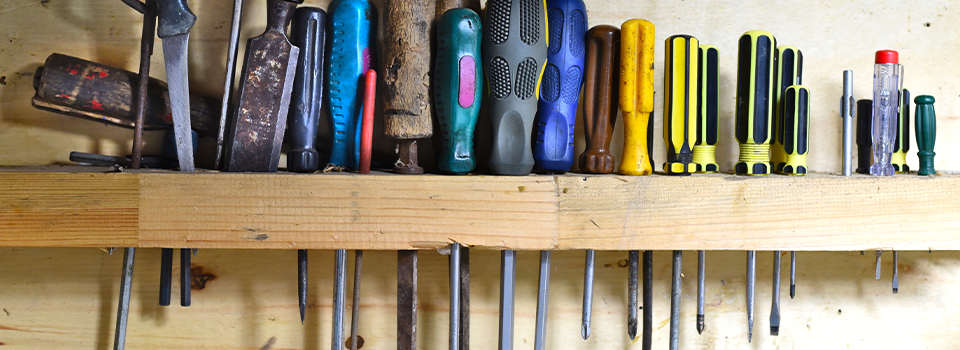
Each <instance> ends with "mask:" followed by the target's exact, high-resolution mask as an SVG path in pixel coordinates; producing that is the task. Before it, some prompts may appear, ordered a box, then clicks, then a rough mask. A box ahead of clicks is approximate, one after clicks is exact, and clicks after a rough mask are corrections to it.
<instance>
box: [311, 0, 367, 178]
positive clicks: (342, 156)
mask: <svg viewBox="0 0 960 350" xmlns="http://www.w3.org/2000/svg"><path fill="white" fill-rule="evenodd" d="M327 16H328V17H327V36H328V37H330V42H329V44H328V45H327V51H326V53H325V54H324V56H325V58H326V63H325V68H326V75H327V76H326V82H325V84H326V85H325V87H326V90H327V100H326V105H327V108H329V111H330V114H329V115H330V130H331V132H332V136H333V137H331V139H330V142H331V145H330V160H329V161H328V163H329V165H333V166H338V167H345V168H348V169H350V170H357V169H358V167H359V163H360V112H361V111H363V101H361V100H360V96H361V94H360V91H359V88H360V86H359V84H360V81H361V77H362V76H363V74H364V73H366V71H367V70H368V69H370V67H373V64H374V62H373V61H374V53H375V49H374V48H373V42H374V40H375V39H376V32H375V31H376V28H377V8H376V7H374V5H373V4H372V3H370V1H367V0H334V1H333V2H331V3H330V7H329V8H328V9H327Z"/></svg>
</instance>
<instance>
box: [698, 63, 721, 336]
mask: <svg viewBox="0 0 960 350" xmlns="http://www.w3.org/2000/svg"><path fill="white" fill-rule="evenodd" d="M699 54H700V55H699V56H700V57H699V59H700V64H699V68H700V69H699V72H700V73H699V77H698V80H699V81H700V91H699V94H698V95H697V140H696V143H694V145H693V163H694V164H695V166H696V171H697V172H698V173H715V172H717V168H718V167H717V139H718V136H719V135H718V128H717V124H718V122H719V121H718V119H719V118H718V116H719V112H718V110H719V108H718V106H719V97H718V89H719V87H718V83H719V80H720V78H719V63H718V61H719V56H720V54H719V51H717V48H716V47H714V46H710V45H700V50H699ZM706 255H707V254H706V252H704V251H702V250H700V251H697V333H698V334H703V329H704V328H705V327H706V324H705V323H704V319H703V309H704V307H703V298H704V292H705V288H704V286H705V284H706V283H705V282H706V281H705V276H704V272H705V271H706V261H705V260H706Z"/></svg>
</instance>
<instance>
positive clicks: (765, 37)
mask: <svg viewBox="0 0 960 350" xmlns="http://www.w3.org/2000/svg"><path fill="white" fill-rule="evenodd" d="M776 46H777V39H775V38H774V37H773V34H770V33H769V32H765V31H761V30H752V31H748V32H746V33H744V34H743V35H742V36H740V42H739V48H738V54H737V55H738V57H737V61H738V62H737V111H736V118H737V122H736V123H737V127H736V136H737V141H738V142H739V143H740V160H739V161H738V162H737V164H736V165H735V166H734V169H735V170H736V173H737V174H740V175H768V174H770V167H771V163H770V133H771V130H770V121H771V119H772V117H773V107H774V103H773V100H774V98H773V91H774V85H775V84H774V79H773V78H774V72H773V70H774V48H775V47H776ZM756 268H757V254H756V252H755V251H748V252H747V327H748V332H747V340H748V341H752V340H753V306H754V295H755V294H754V291H755V288H756V277H757V276H756V272H757V270H756Z"/></svg>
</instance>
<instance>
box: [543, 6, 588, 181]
mask: <svg viewBox="0 0 960 350" xmlns="http://www.w3.org/2000/svg"><path fill="white" fill-rule="evenodd" d="M547 24H549V26H550V27H549V28H548V29H549V30H548V32H549V33H550V35H551V37H550V45H548V47H547V65H546V68H545V69H544V71H543V80H542V82H541V86H540V87H541V89H540V100H539V103H538V104H537V115H536V118H535V120H534V133H535V134H534V135H535V137H534V141H533V160H534V162H535V164H536V165H535V168H537V169H539V170H542V171H544V172H547V173H563V172H567V171H569V170H570V167H571V166H573V156H574V151H573V133H574V124H575V123H576V120H577V102H578V101H579V98H580V86H581V85H582V78H583V63H584V35H585V33H586V30H587V9H586V5H584V3H583V1H582V0H547Z"/></svg>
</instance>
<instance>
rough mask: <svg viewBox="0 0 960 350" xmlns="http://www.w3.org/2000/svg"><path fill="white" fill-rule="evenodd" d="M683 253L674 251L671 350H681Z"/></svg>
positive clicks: (671, 298) (671, 295) (671, 297)
mask: <svg viewBox="0 0 960 350" xmlns="http://www.w3.org/2000/svg"><path fill="white" fill-rule="evenodd" d="M682 271H683V251H682V250H674V251H673V285H672V290H671V292H670V350H678V349H680V274H681V272H682Z"/></svg>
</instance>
